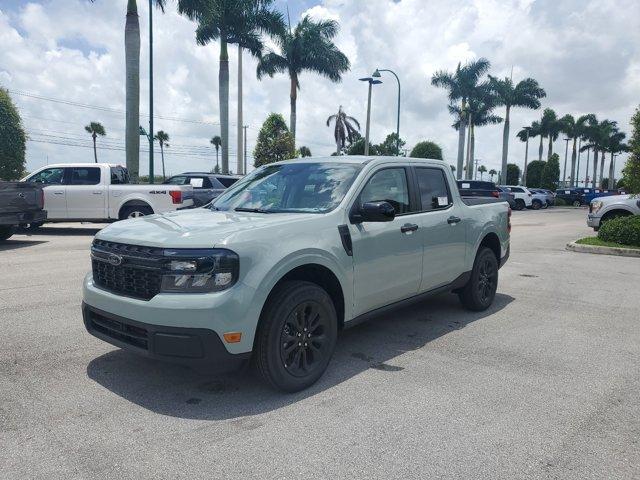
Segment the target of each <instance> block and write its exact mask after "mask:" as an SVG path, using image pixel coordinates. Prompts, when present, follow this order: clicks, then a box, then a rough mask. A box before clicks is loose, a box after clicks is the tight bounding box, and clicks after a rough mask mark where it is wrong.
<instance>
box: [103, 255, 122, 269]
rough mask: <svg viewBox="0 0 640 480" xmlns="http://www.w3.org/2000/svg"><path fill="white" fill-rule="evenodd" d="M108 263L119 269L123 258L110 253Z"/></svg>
mask: <svg viewBox="0 0 640 480" xmlns="http://www.w3.org/2000/svg"><path fill="white" fill-rule="evenodd" d="M107 262H109V263H110V264H111V265H113V266H114V267H117V266H118V265H120V264H121V263H122V257H121V256H120V255H116V254H115V253H110V254H109V256H108V257H107Z"/></svg>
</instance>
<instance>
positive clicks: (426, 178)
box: [416, 167, 451, 211]
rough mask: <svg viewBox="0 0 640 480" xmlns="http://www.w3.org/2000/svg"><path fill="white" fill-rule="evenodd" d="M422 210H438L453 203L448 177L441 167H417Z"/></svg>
mask: <svg viewBox="0 0 640 480" xmlns="http://www.w3.org/2000/svg"><path fill="white" fill-rule="evenodd" d="M416 175H417V177H418V188H419V190H420V199H421V200H420V201H421V205H422V210H426V211H429V210H438V209H441V208H447V207H448V206H449V205H451V195H450V194H449V189H448V188H447V178H446V177H445V175H444V172H443V171H442V170H441V169H439V168H423V167H419V168H416Z"/></svg>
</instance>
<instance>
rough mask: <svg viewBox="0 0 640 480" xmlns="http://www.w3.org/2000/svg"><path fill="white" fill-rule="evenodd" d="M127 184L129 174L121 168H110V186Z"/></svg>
mask: <svg viewBox="0 0 640 480" xmlns="http://www.w3.org/2000/svg"><path fill="white" fill-rule="evenodd" d="M127 183H129V172H128V171H127V170H125V169H124V168H122V167H111V185H124V184H127Z"/></svg>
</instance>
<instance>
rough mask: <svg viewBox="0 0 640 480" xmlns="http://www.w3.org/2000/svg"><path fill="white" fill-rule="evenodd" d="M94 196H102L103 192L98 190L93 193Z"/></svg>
mask: <svg viewBox="0 0 640 480" xmlns="http://www.w3.org/2000/svg"><path fill="white" fill-rule="evenodd" d="M93 194H94V195H102V192H101V191H99V190H98V191H97V192H93Z"/></svg>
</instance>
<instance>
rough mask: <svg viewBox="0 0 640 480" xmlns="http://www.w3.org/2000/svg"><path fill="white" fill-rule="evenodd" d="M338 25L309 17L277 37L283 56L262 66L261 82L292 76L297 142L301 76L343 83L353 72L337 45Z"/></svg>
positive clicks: (266, 59) (271, 57) (292, 115)
mask: <svg viewBox="0 0 640 480" xmlns="http://www.w3.org/2000/svg"><path fill="white" fill-rule="evenodd" d="M339 28H340V27H339V25H338V22H336V21H335V20H318V21H314V20H312V19H311V17H309V16H308V15H307V16H305V17H304V18H303V19H302V20H301V21H300V23H298V25H296V27H295V28H294V29H293V31H291V29H289V30H283V31H281V32H279V33H278V34H276V35H274V39H275V42H276V45H277V46H278V49H279V53H276V52H269V53H267V54H266V55H264V56H263V57H262V58H261V59H260V61H259V62H258V68H257V70H256V74H257V76H258V79H262V78H263V77H264V76H265V75H268V76H269V77H273V76H274V75H275V74H276V73H287V74H288V75H289V81H290V89H289V100H290V105H291V112H290V118H289V131H290V132H291V135H292V136H293V139H294V142H295V138H296V118H297V112H296V103H297V99H298V90H299V89H300V75H301V74H302V72H304V71H305V70H308V71H311V72H315V73H317V74H319V75H322V76H323V77H326V78H328V79H329V80H331V81H332V82H336V83H337V82H340V81H341V80H342V74H343V73H345V72H347V71H349V69H350V68H351V64H350V63H349V59H348V58H347V57H346V56H345V54H344V53H342V52H341V51H340V50H339V49H338V47H336V45H335V44H334V43H333V38H334V37H335V36H336V35H337V34H338V30H339Z"/></svg>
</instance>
